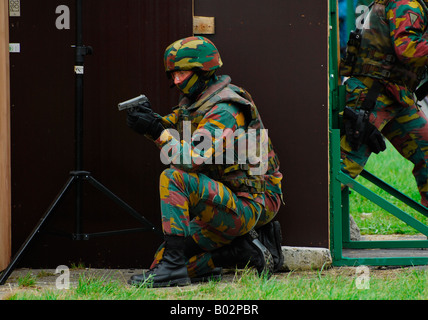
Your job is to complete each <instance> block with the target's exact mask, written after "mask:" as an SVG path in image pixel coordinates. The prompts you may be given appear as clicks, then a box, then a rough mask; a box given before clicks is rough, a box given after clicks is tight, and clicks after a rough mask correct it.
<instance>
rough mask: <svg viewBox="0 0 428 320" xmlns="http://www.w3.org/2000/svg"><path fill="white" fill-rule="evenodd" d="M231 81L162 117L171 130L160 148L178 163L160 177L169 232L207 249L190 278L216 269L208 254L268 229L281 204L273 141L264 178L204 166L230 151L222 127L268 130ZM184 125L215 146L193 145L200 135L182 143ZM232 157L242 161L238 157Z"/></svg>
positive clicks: (192, 264)
mask: <svg viewBox="0 0 428 320" xmlns="http://www.w3.org/2000/svg"><path fill="white" fill-rule="evenodd" d="M230 82H231V80H230V77H228V76H222V77H219V78H217V77H214V78H213V80H212V82H211V83H210V85H209V87H208V89H207V90H206V91H205V92H204V93H203V95H202V96H201V97H200V98H199V99H198V100H197V101H195V102H193V103H192V102H191V101H190V100H189V99H188V98H186V97H183V99H182V100H181V101H180V104H179V107H178V108H176V109H175V110H173V112H172V113H171V114H169V115H167V116H165V117H161V120H162V123H163V124H164V126H165V127H166V128H168V129H167V130H164V132H163V133H162V134H161V136H160V137H159V138H158V139H157V140H156V141H155V143H156V144H157V145H158V147H159V148H160V149H161V150H163V151H165V150H167V153H168V155H169V156H171V161H172V164H171V168H170V169H167V170H165V171H164V172H163V173H162V175H161V179H160V197H161V211H162V227H163V231H164V233H165V234H168V235H179V236H191V237H192V238H193V240H194V241H195V242H196V243H197V244H198V245H199V246H200V247H201V248H202V249H204V250H206V251H207V252H205V253H203V254H201V255H199V256H195V257H192V258H190V259H189V262H188V265H187V267H188V271H189V275H190V276H195V275H201V274H203V273H206V272H208V271H209V270H211V269H212V268H213V267H214V265H213V262H212V260H211V255H210V251H212V250H214V249H216V248H219V247H221V246H223V245H226V244H228V243H230V242H231V241H232V240H233V239H234V238H236V237H238V236H240V235H243V234H245V233H247V232H248V231H250V230H251V229H252V228H254V227H256V228H257V227H259V226H262V225H265V224H266V223H268V222H269V221H271V220H272V219H273V218H274V217H275V215H276V214H277V212H278V210H279V207H280V205H281V200H282V191H281V180H282V174H281V173H280V171H279V161H278V157H277V156H276V154H275V152H274V150H273V147H272V143H271V142H270V140H269V143H268V144H267V145H268V155H267V159H266V160H267V162H268V165H267V170H266V172H264V173H263V174H262V175H259V176H252V175H251V174H249V171H248V170H247V169H245V168H244V167H245V166H244V167H242V166H240V165H236V164H237V162H235V163H233V164H227V163H226V162H223V163H222V164H215V163H207V161H206V160H207V159H209V158H212V157H215V156H216V155H217V154H218V153H219V156H220V157H221V156H224V155H225V154H226V150H225V148H226V147H227V144H224V143H223V142H224V141H223V140H224V139H223V138H224V137H218V136H216V133H215V131H216V130H222V131H223V132H228V130H229V132H232V133H233V132H236V131H237V130H238V129H245V130H246V129H248V126H249V124H250V123H251V125H252V126H253V127H254V128H262V127H263V124H262V123H261V120H260V115H259V114H258V111H257V109H256V107H255V105H254V104H253V103H252V102H251V101H250V100H247V99H245V98H244V97H243V96H245V97H249V95H246V94H244V91H243V90H242V89H240V88H238V87H235V86H233V85H231V84H230ZM239 93H240V94H239ZM159 117H160V116H159ZM183 121H188V123H189V125H190V127H191V129H190V131H191V133H192V134H194V137H195V136H196V137H197V135H198V133H203V132H206V133H209V134H210V135H209V136H211V137H213V141H212V145H211V146H210V148H206V149H201V148H200V145H198V144H197V143H195V141H199V139H198V138H194V139H192V141H186V139H183V138H182V137H183V134H184V132H183V131H184V128H183V123H184V122H183ZM171 129H176V130H177V131H178V132H179V134H180V137H177V136H174V134H172V131H171ZM245 130H244V132H245ZM240 138H242V137H241V135H236V136H234V137H233V140H232V142H231V143H232V145H235V144H236V145H238V144H239V139H240ZM166 146H167V148H166V149H165V147H166ZM229 147H230V146H229ZM186 150H188V151H189V152H190V155H191V160H192V161H190V162H185V161H183V159H184V157H185V154H184V153H185V152H186ZM234 156H235V157H236V158H235V159H234V160H235V161H238V159H237V156H238V154H237V153H234ZM174 160H175V161H174ZM261 186H263V188H261ZM162 255H163V245H161V246H160V248H159V249H158V251H157V252H156V254H155V259H154V261H153V264H152V267H154V266H155V265H156V264H157V263H158V261H160V260H161V259H162Z"/></svg>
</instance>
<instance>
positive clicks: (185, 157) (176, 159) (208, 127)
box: [155, 104, 245, 172]
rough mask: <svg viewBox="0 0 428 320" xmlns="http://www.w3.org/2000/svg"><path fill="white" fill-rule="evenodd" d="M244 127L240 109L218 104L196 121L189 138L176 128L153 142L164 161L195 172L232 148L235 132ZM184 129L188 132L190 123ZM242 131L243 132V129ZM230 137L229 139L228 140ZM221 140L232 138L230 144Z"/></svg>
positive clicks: (235, 136) (213, 162)
mask: <svg viewBox="0 0 428 320" xmlns="http://www.w3.org/2000/svg"><path fill="white" fill-rule="evenodd" d="M244 126H245V117H244V115H243V113H242V112H240V111H239V110H238V109H237V108H236V107H234V106H233V105H231V104H219V105H216V106H214V107H213V108H212V109H211V110H210V111H209V112H208V113H207V114H206V115H205V117H204V118H203V119H202V120H201V121H200V123H199V125H198V127H197V129H196V130H195V131H194V132H193V135H192V136H191V138H190V137H187V139H186V134H185V133H183V136H184V137H180V136H179V133H178V132H177V131H176V130H174V129H167V130H164V131H163V133H162V134H161V136H160V137H159V138H158V139H157V140H156V141H155V143H156V144H157V145H158V147H159V148H160V149H161V160H162V162H163V163H164V164H169V163H172V164H173V165H174V166H175V167H177V168H179V169H182V170H185V171H188V172H197V171H199V170H201V169H202V168H203V167H204V166H205V165H207V164H208V165H210V164H215V163H216V159H218V158H217V157H223V156H224V155H225V154H226V152H227V151H226V149H227V148H232V150H233V151H234V146H235V144H234V142H235V141H236V140H237V139H239V138H240V136H239V135H237V134H235V133H236V132H237V129H239V128H243V127H244ZM186 130H188V132H189V133H190V130H191V129H190V125H189V128H184V129H183V131H184V132H185V131H186ZM238 133H239V131H238ZM242 133H243V134H245V133H244V130H242ZM231 137H232V139H233V140H230V139H231ZM189 138H190V139H189ZM224 141H232V146H231V145H230V144H229V145H228V144H227V143H224ZM222 159H223V158H222Z"/></svg>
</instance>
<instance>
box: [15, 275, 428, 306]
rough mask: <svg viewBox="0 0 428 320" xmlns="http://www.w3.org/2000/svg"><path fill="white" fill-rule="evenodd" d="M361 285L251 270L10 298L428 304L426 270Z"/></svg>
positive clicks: (87, 285) (83, 282) (84, 281)
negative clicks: (194, 280)
mask: <svg viewBox="0 0 428 320" xmlns="http://www.w3.org/2000/svg"><path fill="white" fill-rule="evenodd" d="M364 281H366V282H364V285H363V286H362V285H361V284H362V282H361V279H359V277H358V275H357V274H356V269H355V268H334V269H329V270H322V271H305V272H288V273H279V274H276V275H274V276H273V277H271V278H270V279H267V278H264V277H259V276H257V275H256V274H255V272H253V271H252V270H247V269H245V270H243V271H239V272H237V273H236V274H235V276H234V277H233V278H232V279H231V280H230V281H221V282H216V281H212V282H208V283H205V284H198V285H192V286H188V287H179V288H167V289H152V288H146V287H141V288H138V287H134V286H129V285H126V284H124V283H121V282H119V281H117V280H112V279H104V278H92V277H86V276H82V277H81V278H80V279H79V282H78V284H77V286H75V287H72V288H70V289H69V290H55V289H41V288H37V287H34V288H31V287H30V288H27V290H19V291H17V292H16V293H14V294H11V295H10V296H9V297H8V299H10V300H28V299H30V300H231V301H233V300H427V299H428V287H427V283H428V270H423V269H420V270H418V269H395V270H383V271H379V270H374V269H372V271H370V272H369V274H368V277H367V278H365V280H364Z"/></svg>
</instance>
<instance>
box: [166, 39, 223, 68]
mask: <svg viewBox="0 0 428 320" xmlns="http://www.w3.org/2000/svg"><path fill="white" fill-rule="evenodd" d="M164 64H165V72H166V73H167V74H170V73H171V72H173V71H179V70H180V71H186V70H194V71H197V70H199V71H203V72H208V71H215V70H216V69H218V68H220V67H221V66H222V65H223V62H222V61H221V58H220V54H219V52H218V50H217V48H216V46H215V45H214V43H212V42H211V41H210V40H208V39H207V38H204V37H200V36H199V37H188V38H184V39H181V40H177V41H175V42H174V43H173V44H171V45H170V46H168V48H166V50H165V55H164Z"/></svg>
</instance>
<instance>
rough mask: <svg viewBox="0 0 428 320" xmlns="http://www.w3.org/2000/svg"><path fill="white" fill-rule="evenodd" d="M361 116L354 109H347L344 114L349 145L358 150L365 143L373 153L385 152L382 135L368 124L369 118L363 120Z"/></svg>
mask: <svg viewBox="0 0 428 320" xmlns="http://www.w3.org/2000/svg"><path fill="white" fill-rule="evenodd" d="M361 115H362V113H361ZM361 115H360V113H359V112H357V111H355V110H353V109H352V108H349V107H345V110H344V112H343V119H344V130H345V134H346V138H347V141H348V143H349V145H350V146H351V148H352V149H354V150H358V149H359V148H360V147H361V145H362V144H363V143H364V144H367V146H368V147H369V148H370V151H371V152H374V153H376V154H377V153H379V152H381V151H384V150H385V149H386V144H385V140H384V138H383V136H382V134H381V133H380V132H379V130H377V128H376V127H375V126H374V125H372V124H371V123H369V122H368V117H365V118H361Z"/></svg>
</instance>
